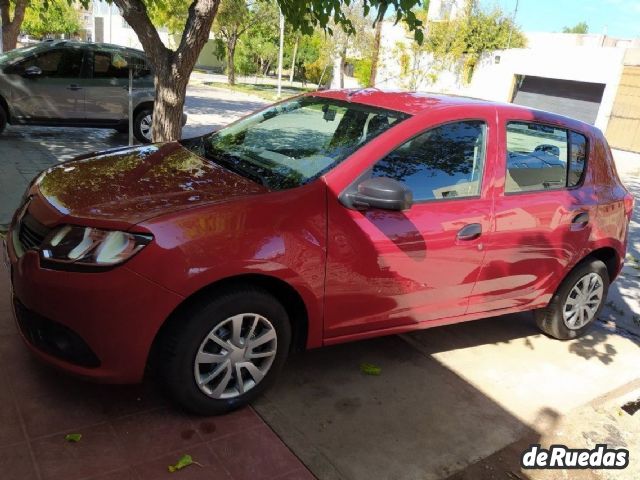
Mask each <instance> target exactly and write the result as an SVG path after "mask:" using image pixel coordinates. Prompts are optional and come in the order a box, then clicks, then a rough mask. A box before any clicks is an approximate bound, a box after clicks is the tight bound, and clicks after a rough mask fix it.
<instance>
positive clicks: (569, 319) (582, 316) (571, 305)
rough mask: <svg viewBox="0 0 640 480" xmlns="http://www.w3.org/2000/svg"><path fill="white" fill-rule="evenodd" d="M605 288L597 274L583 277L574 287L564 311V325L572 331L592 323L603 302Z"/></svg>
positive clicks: (566, 301) (565, 303)
mask: <svg viewBox="0 0 640 480" xmlns="http://www.w3.org/2000/svg"><path fill="white" fill-rule="evenodd" d="M603 294H604V286H603V281H602V277H601V276H600V275H598V274H597V273H595V272H591V273H588V274H586V275H584V276H583V277H581V278H580V279H579V280H578V281H577V282H576V283H575V285H574V286H573V288H572V289H571V291H569V295H567V299H566V300H565V302H564V307H563V309H562V317H563V320H564V324H565V325H566V326H567V328H569V329H571V330H579V329H580V328H582V327H584V326H585V325H587V324H588V323H589V322H591V321H592V320H593V319H594V318H595V316H596V313H597V311H598V308H599V307H600V304H601V303H602V300H603Z"/></svg>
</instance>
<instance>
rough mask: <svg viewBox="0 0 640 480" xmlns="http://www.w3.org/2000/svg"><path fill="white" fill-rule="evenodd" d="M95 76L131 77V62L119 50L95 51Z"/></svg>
mask: <svg viewBox="0 0 640 480" xmlns="http://www.w3.org/2000/svg"><path fill="white" fill-rule="evenodd" d="M93 78H129V63H128V61H127V59H126V58H125V56H124V55H122V54H120V53H117V52H95V53H94V55H93Z"/></svg>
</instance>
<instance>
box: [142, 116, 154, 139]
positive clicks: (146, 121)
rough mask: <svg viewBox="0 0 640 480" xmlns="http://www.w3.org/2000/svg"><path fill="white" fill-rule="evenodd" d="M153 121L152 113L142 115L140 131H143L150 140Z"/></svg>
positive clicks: (143, 134)
mask: <svg viewBox="0 0 640 480" xmlns="http://www.w3.org/2000/svg"><path fill="white" fill-rule="evenodd" d="M152 122H153V118H152V117H151V114H149V115H145V116H144V117H142V120H140V133H142V136H143V137H144V138H146V139H147V140H149V141H151V140H152V138H151V124H152Z"/></svg>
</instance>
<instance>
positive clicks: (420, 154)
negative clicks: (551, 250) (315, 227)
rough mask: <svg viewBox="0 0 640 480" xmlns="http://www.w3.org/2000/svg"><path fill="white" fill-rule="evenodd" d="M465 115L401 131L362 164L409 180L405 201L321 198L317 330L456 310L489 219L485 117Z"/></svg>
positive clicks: (476, 265) (479, 259) (415, 319)
mask: <svg viewBox="0 0 640 480" xmlns="http://www.w3.org/2000/svg"><path fill="white" fill-rule="evenodd" d="M484 115H487V116H486V118H485V117H484ZM454 118H455V117H454ZM471 118H472V119H470V120H463V121H459V120H448V121H447V120H444V123H441V124H439V125H435V126H432V127H430V128H426V129H425V128H424V127H421V128H420V129H419V130H417V131H415V133H412V132H407V133H408V135H407V136H408V138H409V140H405V141H404V143H401V145H400V146H398V147H397V148H395V150H393V151H392V152H390V153H388V154H387V155H386V156H384V157H383V158H381V159H379V160H377V161H375V162H373V163H372V164H371V165H370V167H369V169H368V171H367V172H366V173H365V177H364V178H367V177H370V176H374V177H376V176H377V177H389V178H393V179H395V180H398V181H401V182H404V183H405V184H406V185H407V186H409V187H410V188H411V190H412V192H413V196H414V202H415V203H414V205H413V206H412V207H411V209H409V210H407V211H402V212H398V211H390V210H381V209H369V210H365V211H357V210H351V209H348V208H346V207H345V206H343V205H342V204H341V203H339V201H338V200H337V199H335V198H330V199H329V209H328V212H329V213H328V222H329V235H328V261H327V273H326V278H327V280H326V295H325V337H326V338H327V339H329V338H330V337H339V336H345V335H347V336H348V335H357V334H359V333H363V332H366V331H370V330H385V329H390V330H389V331H390V332H392V331H393V329H394V328H396V327H399V328H403V327H406V326H407V325H411V324H415V323H420V322H430V321H437V320H440V319H444V318H451V317H456V316H459V315H463V314H464V313H465V312H466V310H467V305H468V300H469V295H470V294H471V292H472V290H473V286H474V284H475V282H476V278H477V276H478V273H479V270H480V268H481V266H482V263H483V259H484V255H485V252H484V234H485V233H486V232H488V231H489V230H490V228H491V222H490V219H491V185H490V184H491V182H490V179H491V175H492V173H491V170H492V169H491V168H489V167H488V165H489V166H490V165H491V162H488V159H490V158H491V157H492V156H494V150H495V145H494V140H493V139H492V137H491V138H490V135H489V134H491V135H494V134H495V133H494V131H495V129H494V128H493V123H492V122H493V121H494V120H493V119H492V118H491V116H490V115H489V114H485V113H484V112H480V115H479V117H475V118H474V117H471ZM399 128H401V127H399ZM361 179H362V177H361ZM361 179H360V180H361ZM360 180H356V182H357V181H360Z"/></svg>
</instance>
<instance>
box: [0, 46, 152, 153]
mask: <svg viewBox="0 0 640 480" xmlns="http://www.w3.org/2000/svg"><path fill="white" fill-rule="evenodd" d="M130 68H131V69H132V70H133V133H134V135H135V137H136V138H137V139H138V140H139V141H141V142H143V143H148V142H150V141H151V114H152V112H153V100H154V94H155V92H154V86H153V74H152V73H151V69H150V68H149V64H148V62H147V59H146V57H145V55H144V53H143V52H141V51H139V50H134V49H131V48H123V47H118V46H115V45H108V44H92V43H80V42H71V41H64V40H63V41H53V42H44V43H41V44H38V45H34V46H30V47H25V48H19V49H16V50H12V51H9V52H6V53H4V54H0V133H1V132H2V131H3V130H4V128H5V126H6V125H7V123H10V124H16V125H46V126H64V127H92V128H112V129H115V130H118V131H119V132H123V133H124V132H128V129H129V124H128V120H129V118H128V117H129V115H128V112H129V98H128V86H129V69H130Z"/></svg>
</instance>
